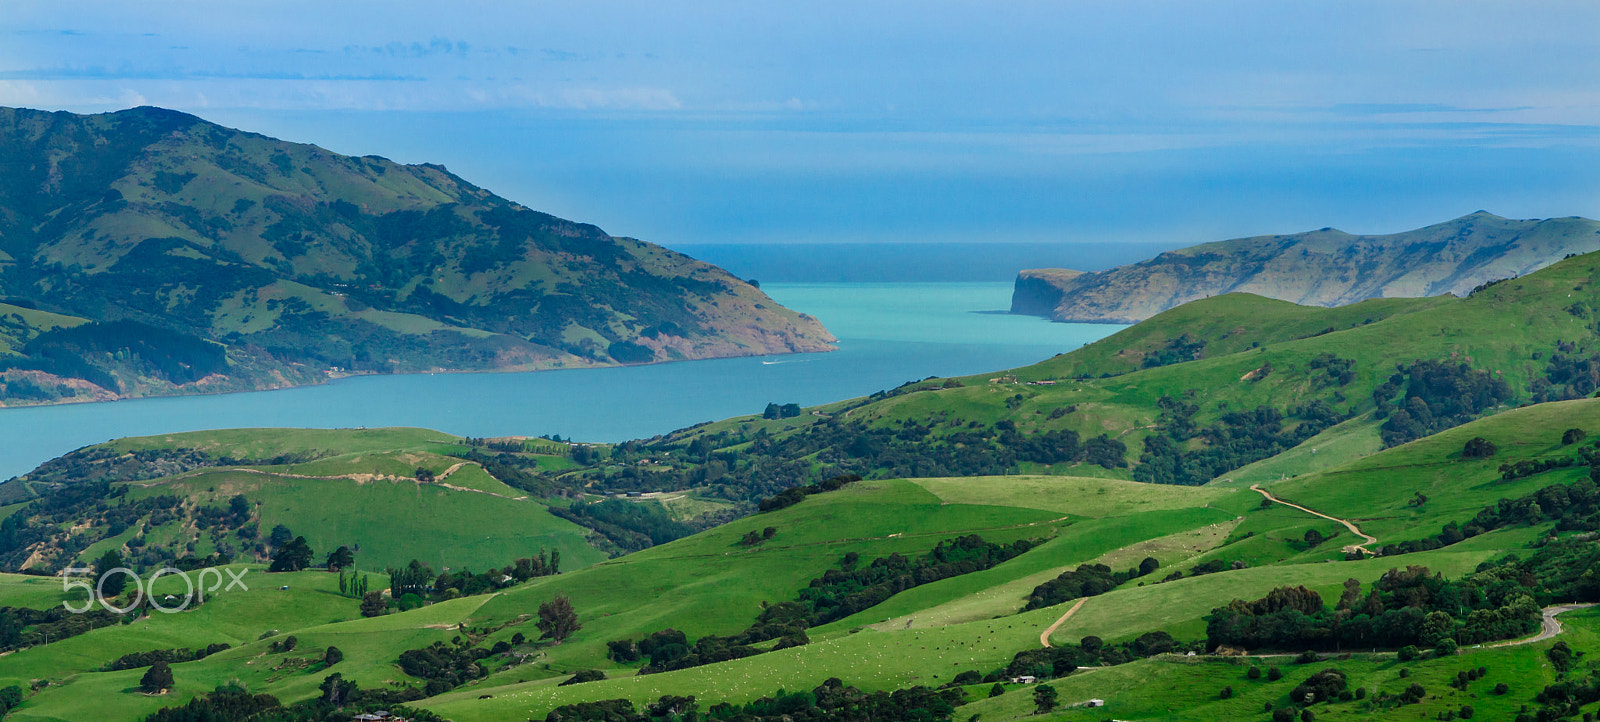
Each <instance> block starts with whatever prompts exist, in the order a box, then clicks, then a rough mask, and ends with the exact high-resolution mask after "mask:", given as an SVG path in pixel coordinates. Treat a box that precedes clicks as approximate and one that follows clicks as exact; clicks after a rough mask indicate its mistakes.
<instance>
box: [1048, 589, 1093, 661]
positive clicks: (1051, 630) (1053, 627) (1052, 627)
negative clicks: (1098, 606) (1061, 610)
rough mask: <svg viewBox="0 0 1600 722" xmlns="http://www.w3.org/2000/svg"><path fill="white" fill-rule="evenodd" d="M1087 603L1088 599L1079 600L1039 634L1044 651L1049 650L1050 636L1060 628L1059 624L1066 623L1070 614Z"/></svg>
mask: <svg viewBox="0 0 1600 722" xmlns="http://www.w3.org/2000/svg"><path fill="white" fill-rule="evenodd" d="M1087 601H1089V598H1088V597H1084V598H1082V599H1079V600H1078V603H1077V604H1074V605H1072V608H1071V609H1068V610H1067V613H1066V614H1063V615H1061V618H1060V619H1057V620H1056V623H1055V624H1052V625H1050V628H1049V629H1046V630H1044V631H1043V632H1041V633H1040V634H1039V643H1040V644H1042V645H1044V646H1045V648H1046V649H1049V648H1050V635H1051V634H1053V633H1054V632H1055V631H1056V629H1058V628H1060V627H1061V624H1062V623H1063V622H1066V621H1067V617H1070V616H1072V613H1073V612H1076V611H1078V608H1079V607H1081V606H1083V603H1084V602H1087Z"/></svg>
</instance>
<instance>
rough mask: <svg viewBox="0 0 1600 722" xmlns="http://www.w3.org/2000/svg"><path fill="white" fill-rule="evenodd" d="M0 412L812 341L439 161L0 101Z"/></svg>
mask: <svg viewBox="0 0 1600 722" xmlns="http://www.w3.org/2000/svg"><path fill="white" fill-rule="evenodd" d="M0 171H3V172H0V239H3V241H0V296H3V300H4V301H5V305H4V306H3V307H0V371H3V372H4V373H3V374H0V376H3V383H4V386H3V388H0V403H3V404H6V405H16V404H29V403H45V402H52V401H61V400H95V399H105V398H115V397H122V396H142V395H150V394H172V393H197V392H218V391H228V390H238V389H251V388H268V387H279V386H286V385H292V384H304V383H314V382H317V381H319V380H322V379H325V378H327V376H328V375H330V374H331V375H341V374H349V373H394V372H416V371H433V370H451V369H544V368H558V367H581V366H595V365H610V364H636V363H646V362H652V361H671V360H682V359H695V358H711V357H725V356H741V355H756V354H767V353H787V352H794V351H821V350H827V349H829V348H831V346H829V343H830V342H831V341H832V340H833V339H832V337H831V336H829V335H828V333H827V331H826V330H825V329H823V328H822V326H821V325H820V324H818V323H817V321H816V319H814V318H811V317H809V316H806V315H804V314H798V313H795V312H793V311H790V310H788V309H785V308H783V307H782V306H780V305H778V304H777V303H775V302H773V301H772V299H770V298H768V297H767V296H766V295H765V294H763V293H762V292H761V291H760V290H759V289H757V288H756V287H754V286H752V285H750V284H748V283H746V282H744V281H742V280H739V279H737V278H734V277H732V276H730V275H728V274H727V273H726V272H724V271H722V270H721V269H719V268H716V267H715V266H711V265H709V264H705V263H701V262H698V261H695V260H694V259H691V258H689V257H687V256H684V255H682V254H678V253H674V252H672V251H669V250H667V249H664V248H661V247H659V246H654V245H651V244H649V243H645V242H642V241H638V240H634V239H629V238H613V237H611V236H609V235H607V234H606V233H604V232H603V231H601V230H600V229H599V228H596V227H595V226H592V225H587V224H582V223H575V222H571V221H567V220H563V219H560V218H556V217H554V216H550V215H547V214H544V213H539V212H536V211H533V210H529V209H527V208H524V207H522V206H520V205H518V204H516V203H514V202H511V201H508V200H506V199H503V198H500V197H498V196H495V195H494V194H492V193H490V192H489V191H486V190H484V189H481V188H478V187H476V186H473V185H472V184H470V183H468V182H467V181H465V180H463V179H461V178H459V177H457V176H455V175H454V174H452V173H450V172H449V171H448V170H446V169H445V168H444V167H442V166H438V165H427V164H425V165H417V166H408V165H400V164H397V163H393V162H390V161H388V160H386V159H384V158H380V157H377V156H368V157H363V158H353V157H348V156H341V155H338V154H336V153H332V152H329V151H327V150H325V149H322V148H318V147H316V146H312V145H304V144H296V143H287V142H283V141H279V140H275V139H272V138H267V137H265V136H261V135H257V134H254V133H248V132H243V131H238V130H233V129H229V128H223V127H221V126H218V125H214V124H212V123H208V122H206V121H204V120H201V119H199V118H196V117H194V116H190V115H186V114H183V113H178V112H175V111H168V110H162V109H159V108H135V109H132V110H127V111H121V112H116V113H107V114H102V115H74V114H70V113H46V112H40V111H32V110H25V109H12V108H0Z"/></svg>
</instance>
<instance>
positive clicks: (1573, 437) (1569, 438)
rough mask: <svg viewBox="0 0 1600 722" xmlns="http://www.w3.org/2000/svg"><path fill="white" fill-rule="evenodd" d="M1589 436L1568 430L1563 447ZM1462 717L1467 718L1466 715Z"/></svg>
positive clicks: (1562, 433) (1585, 433) (1580, 431)
mask: <svg viewBox="0 0 1600 722" xmlns="http://www.w3.org/2000/svg"><path fill="white" fill-rule="evenodd" d="M1588 435H1589V434H1588V433H1587V432H1585V431H1584V430H1583V429H1567V430H1566V431H1563V432H1561V445H1562V446H1566V445H1567V444H1576V443H1578V442H1580V441H1583V437H1585V436H1588ZM1462 716H1463V717H1465V716H1466V715H1462Z"/></svg>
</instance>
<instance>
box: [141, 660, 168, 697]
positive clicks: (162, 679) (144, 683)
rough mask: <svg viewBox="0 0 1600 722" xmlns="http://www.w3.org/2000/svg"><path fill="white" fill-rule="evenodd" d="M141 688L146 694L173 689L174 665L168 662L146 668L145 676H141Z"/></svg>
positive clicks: (157, 663)
mask: <svg viewBox="0 0 1600 722" xmlns="http://www.w3.org/2000/svg"><path fill="white" fill-rule="evenodd" d="M139 689H141V690H144V692H145V693H146V694H156V693H157V692H161V691H162V690H168V689H172V667H171V666H169V665H168V664H167V663H166V662H156V663H155V664H152V665H150V669H147V670H145V673H144V676H143V677H140V678H139Z"/></svg>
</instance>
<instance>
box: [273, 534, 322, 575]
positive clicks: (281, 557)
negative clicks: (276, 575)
mask: <svg viewBox="0 0 1600 722" xmlns="http://www.w3.org/2000/svg"><path fill="white" fill-rule="evenodd" d="M315 556H316V554H315V553H314V552H312V551H311V544H309V543H307V542H306V538H305V537H303V536H297V537H295V538H294V539H291V540H289V542H288V543H286V544H284V545H282V546H280V547H278V550H277V552H275V553H273V555H272V564H271V565H270V566H268V567H267V571H269V572H298V571H300V570H302V569H310V568H311V560H312V559H313V558H314V557H315Z"/></svg>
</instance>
